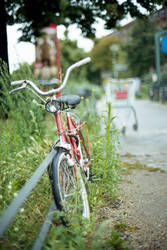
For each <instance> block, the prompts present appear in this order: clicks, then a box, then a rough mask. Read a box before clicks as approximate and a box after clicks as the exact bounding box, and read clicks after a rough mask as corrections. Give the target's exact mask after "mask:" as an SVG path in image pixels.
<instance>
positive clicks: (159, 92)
mask: <svg viewBox="0 0 167 250" xmlns="http://www.w3.org/2000/svg"><path fill="white" fill-rule="evenodd" d="M148 95H149V98H150V99H151V100H154V101H159V102H163V101H165V100H167V80H161V81H157V82H154V83H151V84H150V86H149V91H148Z"/></svg>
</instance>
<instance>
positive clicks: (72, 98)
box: [56, 95, 81, 105]
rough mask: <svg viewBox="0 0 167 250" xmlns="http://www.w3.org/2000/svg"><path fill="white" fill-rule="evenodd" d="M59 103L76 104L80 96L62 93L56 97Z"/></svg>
mask: <svg viewBox="0 0 167 250" xmlns="http://www.w3.org/2000/svg"><path fill="white" fill-rule="evenodd" d="M56 101H57V102H59V103H65V104H66V105H77V104H79V103H80V101H81V98H80V96H78V95H63V96H60V97H58V98H57V99H56Z"/></svg>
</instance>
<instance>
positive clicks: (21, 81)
mask: <svg viewBox="0 0 167 250" xmlns="http://www.w3.org/2000/svg"><path fill="white" fill-rule="evenodd" d="M24 82H25V80H19V81H13V82H11V85H12V86H15V85H21V84H23V83H24Z"/></svg>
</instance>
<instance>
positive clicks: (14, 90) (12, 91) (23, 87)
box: [9, 85, 26, 94]
mask: <svg viewBox="0 0 167 250" xmlns="http://www.w3.org/2000/svg"><path fill="white" fill-rule="evenodd" d="M25 88H26V85H22V86H21V87H19V88H15V89H12V90H11V91H9V94H14V93H15V92H16V91H18V90H22V89H25Z"/></svg>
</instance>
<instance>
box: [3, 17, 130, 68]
mask: <svg viewBox="0 0 167 250" xmlns="http://www.w3.org/2000/svg"><path fill="white" fill-rule="evenodd" d="M129 21H130V18H129V17H127V18H126V19H125V20H124V21H123V24H125V23H127V22H129ZM19 27H21V25H13V26H7V36H8V54H9V67H10V72H12V71H13V70H15V69H17V68H18V65H19V64H20V63H23V62H27V63H29V64H31V63H33V62H34V61H35V47H34V45H33V44H32V43H29V42H18V38H19V37H20V36H21V31H18V28H19ZM95 28H96V37H97V38H100V37H104V36H106V35H108V34H110V33H111V32H112V30H105V29H104V22H103V21H102V20H99V23H98V24H96V25H95ZM64 31H65V28H64V26H62V25H60V26H59V27H58V38H60V39H63V38H64V35H63V34H64ZM76 37H77V41H78V47H80V48H83V49H84V50H85V51H86V52H88V51H90V50H91V49H92V47H93V42H92V41H91V40H90V39H86V38H83V37H82V35H81V30H80V29H78V28H77V26H76V25H71V26H70V28H69V39H71V40H76Z"/></svg>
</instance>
